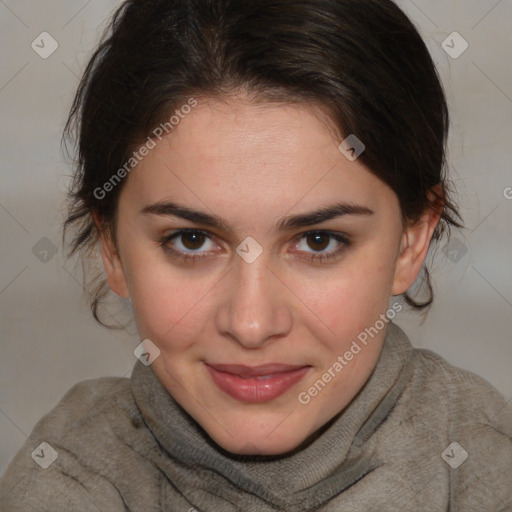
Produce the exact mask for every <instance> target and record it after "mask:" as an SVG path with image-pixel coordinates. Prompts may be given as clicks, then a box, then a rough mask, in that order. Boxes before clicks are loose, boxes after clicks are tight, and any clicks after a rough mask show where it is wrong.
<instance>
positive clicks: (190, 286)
mask: <svg viewBox="0 0 512 512" xmlns="http://www.w3.org/2000/svg"><path fill="white" fill-rule="evenodd" d="M132 262H133V264H132V265H129V269H130V279H129V289H130V295H131V297H132V305H133V310H134V314H135V321H136V324H137V328H138V331H139V335H140V336H141V337H144V338H149V339H153V340H155V342H158V343H157V344H159V345H160V344H162V343H163V342H164V341H165V340H168V339H172V340H173V346H174V347H175V348H176V349H180V348H184V347H185V346H186V345H187V344H188V343H189V341H188V340H190V339H194V337H195V336H196V335H197V331H198V329H199V328H200V326H202V325H205V319H204V318H203V317H204V315H205V314H206V313H205V305H206V302H207V301H206V300H205V297H206V296H207V294H208V291H209V290H210V289H211V288H212V284H210V280H209V279H201V278H195V279H194V278H191V276H190V274H184V273H180V272H176V271H173V269H172V267H171V265H170V264H169V265H166V264H162V263H161V262H156V261H152V262H149V261H148V262H145V263H144V260H143V258H142V257H140V258H134V259H132ZM201 299H203V300H201Z"/></svg>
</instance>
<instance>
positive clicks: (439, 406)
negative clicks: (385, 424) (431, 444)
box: [409, 349, 512, 510]
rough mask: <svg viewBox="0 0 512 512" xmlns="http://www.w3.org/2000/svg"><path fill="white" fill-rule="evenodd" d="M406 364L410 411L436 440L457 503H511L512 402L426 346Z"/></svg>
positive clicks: (485, 505) (475, 376) (483, 505)
mask: <svg viewBox="0 0 512 512" xmlns="http://www.w3.org/2000/svg"><path fill="white" fill-rule="evenodd" d="M411 364H412V365H413V368H414V369H413V374H412V375H413V376H412V378H411V381H410V387H411V394H410V404H409V411H410V417H412V418H416V419H417V420H418V421H419V422H421V423H420V425H421V427H420V428H422V429H426V430H428V431H429V435H430V436H431V437H432V438H433V439H437V440H438V444H437V443H436V446H437V448H436V449H437V451H438V453H439V454H441V455H442V458H443V459H444V462H445V463H446V468H447V470H448V471H449V474H450V481H451V486H452V488H453V489H455V490H454V491H452V492H454V493H455V495H456V496H457V498H456V499H457V501H458V503H459V505H460V507H462V509H465V508H464V507H469V506H472V507H474V506H475V505H478V506H481V507H482V508H481V510H487V508H486V507H488V506H490V505H491V504H492V506H493V507H495V506H497V505H498V504H500V503H509V504H510V503H511V502H512V495H511V492H512V472H511V470H512V403H511V402H510V401H507V399H506V398H505V397H504V396H503V395H502V394H501V393H500V392H499V391H498V390H496V389H495V388H494V387H493V386H492V385H491V384H490V383H489V382H487V381H486V380H485V379H483V378H481V377H479V376H478V375H476V374H475V373H473V372H470V371H467V370H464V369H461V368H458V367H456V366H454V365H452V364H450V363H449V362H447V361H446V360H445V359H444V358H442V357H441V356H439V355H438V354H436V353H434V352H432V351H430V350H425V349H414V350H413V357H412V362H411ZM509 500H511V501H509ZM493 510H494V508H493Z"/></svg>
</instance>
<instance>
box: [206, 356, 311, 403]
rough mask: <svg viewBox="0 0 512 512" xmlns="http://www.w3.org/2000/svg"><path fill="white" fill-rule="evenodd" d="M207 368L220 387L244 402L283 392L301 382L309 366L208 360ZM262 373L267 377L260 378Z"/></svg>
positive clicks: (257, 400) (260, 399) (278, 394)
mask: <svg viewBox="0 0 512 512" xmlns="http://www.w3.org/2000/svg"><path fill="white" fill-rule="evenodd" d="M206 368H207V369H208V371H209V372H210V375H211V376H212V379H213V381H214V382H215V384H216V385H217V386H218V387H219V389H220V390H222V391H224V392H225V393H227V394H228V395H230V396H231V397H232V398H236V399H237V400H242V401H243V402H267V401H269V400H273V399H274V398H277V397H278V396H281V395H282V394H284V393H285V392H286V391H288V390H289V389H290V388H291V387H292V386H294V385H295V384H296V383H297V382H299V381H300V380H301V379H302V378H303V377H304V376H305V375H306V373H307V372H308V371H309V369H310V366H292V365H284V364H278V363H270V364H265V365H261V366H253V367H249V366H244V365H227V364H214V365H213V364H212V365H210V364H206ZM263 376H266V378H265V379H261V377H263ZM258 377H260V378H258Z"/></svg>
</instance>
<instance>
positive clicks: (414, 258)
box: [391, 185, 443, 295]
mask: <svg viewBox="0 0 512 512" xmlns="http://www.w3.org/2000/svg"><path fill="white" fill-rule="evenodd" d="M434 191H435V192H434ZM428 196H429V199H430V205H429V207H427V208H426V209H425V211H424V212H423V214H422V216H421V217H420V218H419V219H418V220H417V221H416V222H414V223H413V224H411V225H409V227H408V228H407V229H406V230H405V232H404V233H403V236H402V240H401V245H400V252H399V255H398V259H397V262H396V270H395V277H394V280H393V288H392V292H391V293H392V295H400V294H402V293H405V292H406V291H407V290H408V289H409V287H410V286H411V285H412V284H413V283H414V281H415V280H416V277H417V276H418V274H419V272H420V270H421V267H422V265H423V262H424V261H425V258H426V257H427V253H428V249H429V246H430V241H431V239H432V235H433V234H434V230H435V228H436V226H437V224H438V223H439V220H440V218H441V214H442V209H443V202H442V199H441V198H442V197H443V195H442V188H441V185H436V187H433V191H432V192H430V191H429V193H428Z"/></svg>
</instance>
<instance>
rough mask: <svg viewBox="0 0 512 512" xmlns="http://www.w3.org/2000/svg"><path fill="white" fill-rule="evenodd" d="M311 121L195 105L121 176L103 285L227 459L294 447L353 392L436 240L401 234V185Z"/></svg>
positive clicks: (235, 105) (304, 109) (296, 115)
mask: <svg viewBox="0 0 512 512" xmlns="http://www.w3.org/2000/svg"><path fill="white" fill-rule="evenodd" d="M317 114H318V111H316V110H314V109H313V108H312V107H308V106H291V105H278V104H254V103H250V102H246V101H243V100H242V99H231V100H230V101H228V102H216V101H214V100H203V101H201V100H199V102H198V106H197V107H196V108H194V109H192V111H191V112H190V113H189V114H188V115H187V116H186V117H184V119H181V120H180V122H179V124H178V125H177V126H176V127H175V128H174V130H173V131H172V132H171V133H170V134H169V135H167V136H166V137H164V138H163V139H162V141H161V142H159V143H158V144H157V146H156V147H155V148H154V149H152V150H151V151H150V152H149V154H148V155H147V156H146V157H145V158H144V159H143V160H142V161H141V162H140V163H139V164H138V165H137V166H136V168H135V169H133V170H132V172H131V173H130V176H129V178H128V179H127V182H126V184H125V186H124V188H123V190H122V192H121V194H120V198H119V205H118V208H119V209H118V225H117V239H118V255H119V257H118V255H117V254H116V252H115V250H114V249H113V247H112V244H111V243H110V242H109V241H108V240H107V241H105V240H104V244H103V256H104V262H105V269H106V272H107V276H108V281H109V285H110V287H111V288H112V289H113V290H114V291H115V292H116V293H118V294H119V295H121V296H129V297H130V298H131V300H132V304H133V308H134V313H135V318H136V323H137V327H138V330H139V334H140V337H141V339H149V340H151V341H152V343H154V345H156V346H157V347H158V348H159V350H160V355H159V357H157V359H156V360H155V361H154V362H153V363H152V369H153V371H154V372H155V374H156V375H157V376H158V378H159V380H160V381H161V382H162V384H163V385H164V386H165V388H166V389H167V390H168V392H169V393H170V394H171V395H172V397H173V398H174V399H175V400H176V401H177V402H178V403H179V404H180V405H181V406H182V407H183V408H184V409H185V410H186V411H187V412H188V413H189V414H190V415H191V416H192V417H194V418H195V419H196V421H197V422H198V423H199V424H200V425H201V426H202V427H203V429H204V430H205V431H206V432H207V433H208V434H209V436H210V437H211V438H212V439H213V440H214V441H216V442H217V443H218V444H219V445H220V446H222V447H223V448H224V449H226V450H229V451H232V452H236V453H260V454H279V453H284V452H287V451H289V450H292V449H294V448H296V447H297V446H299V445H300V444H301V443H303V442H305V441H306V442H307V440H308V437H309V436H311V435H312V434H313V433H314V432H315V431H317V430H318V429H319V428H320V427H321V426H322V425H324V424H325V423H326V422H327V421H328V420H330V419H331V418H333V417H334V416H335V415H336V414H337V413H339V412H340V411H341V410H342V409H343V408H344V407H345V406H346V405H347V404H348V403H349V402H350V401H351V400H352V398H353V397H354V396H355V395H356V393H357V392H358V391H359V390H360V389H361V387H362V386H363V384H364V383H365V382H366V380H367V379H368V377H369V375H370V374H371V372H372V370H373V369H374V367H375V364H376V362H377V359H378V357H379V354H380V351H381V347H382V342H383V339H384V335H385V325H386V323H385V322H383V321H382V319H383V318H385V317H384V315H385V314H386V311H387V310H388V309H389V300H390V296H391V295H392V294H399V293H402V292H404V291H405V290H406V289H407V288H408V287H409V285H410V284H411V283H412V282H413V281H414V278H415V277H416V275H417V273H418V271H419V269H420V267H421V263H422V261H423V259H424V256H425V254H426V247H425V243H426V244H427V246H428V240H429V239H430V235H431V231H429V228H428V227H427V228H421V229H420V228H416V231H412V230H411V231H408V232H405V233H404V231H403V229H402V224H401V219H400V210H399V203H398V199H397V197H396V195H395V193H394V192H393V191H392V190H391V189H390V188H389V187H388V186H387V185H385V184H384V183H383V182H381V181H380V180H379V179H378V178H376V177H375V176H374V175H373V174H371V173H370V172H369V171H368V170H367V169H366V168H365V167H364V166H363V164H362V163H361V162H360V161H359V160H357V159H356V160H355V161H350V160H349V159H347V158H346V157H345V156H344V155H343V154H342V153H341V152H340V150H339V149H338V146H339V144H340V142H341V141H340V140H336V139H335V138H334V137H333V135H332V133H331V132H330V131H329V130H328V129H327V128H326V125H325V124H324V123H323V122H322V121H321V118H320V117H319V115H317ZM363 142H364V141H363ZM343 205H344V206H343ZM180 209H181V210H180ZM184 212H188V213H186V214H185V213H184ZM192 212H197V213H194V214H193V215H192ZM313 212H320V213H317V214H316V215H312V213H313ZM322 212H328V214H327V215H325V216H324V215H323V214H322ZM430 227H432V228H433V226H430ZM183 229H186V230H189V231H188V234H187V233H185V234H183V233H182V234H181V235H180V234H179V233H178V232H179V230H183ZM308 232H311V233H309V234H308ZM173 235H174V236H173ZM427 238H428V240H427ZM383 324H384V327H383V326H382V325H383ZM376 325H377V327H380V329H379V328H377V330H378V333H377V334H374V335H373V337H370V336H367V341H366V344H363V343H362V342H361V341H360V340H361V339H362V338H364V335H363V336H361V333H363V332H365V329H368V328H370V327H374V328H375V326H376ZM373 333H375V329H374V331H373ZM358 336H359V341H357V340H358ZM354 340H356V342H357V346H359V350H357V348H356V346H355V345H354V344H353V342H354ZM345 354H346V355H345ZM350 354H352V357H351V356H350ZM220 365H239V366H243V367H248V368H245V369H244V368H243V367H242V368H240V367H231V368H226V367H221V366H220ZM265 365H267V367H266V368H265V367H264V366H265ZM275 365H288V366H275ZM213 366H216V367H217V369H214V368H213ZM255 367H260V368H259V369H258V368H255ZM340 368H341V369H340ZM223 370H227V371H223ZM285 370H286V371H285ZM257 374H259V377H258V376H257ZM265 375H267V378H262V377H264V376H265ZM269 375H272V376H271V377H268V376H269ZM329 377H330V378H329ZM318 381H321V382H320V383H319V382H318ZM315 383H316V387H315Z"/></svg>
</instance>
